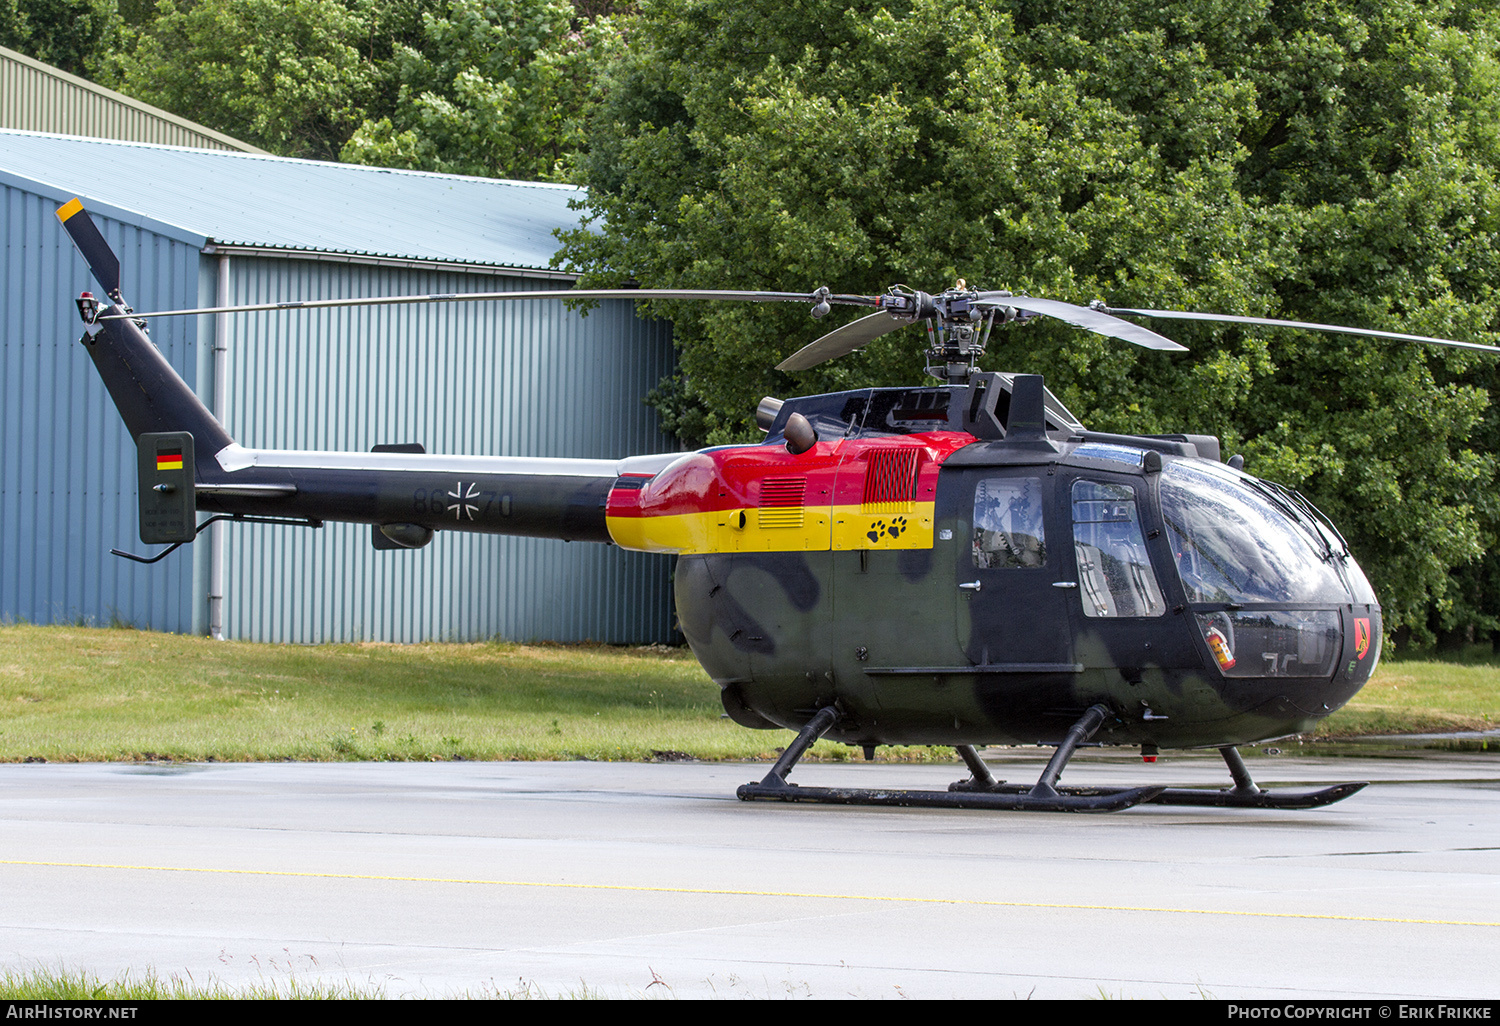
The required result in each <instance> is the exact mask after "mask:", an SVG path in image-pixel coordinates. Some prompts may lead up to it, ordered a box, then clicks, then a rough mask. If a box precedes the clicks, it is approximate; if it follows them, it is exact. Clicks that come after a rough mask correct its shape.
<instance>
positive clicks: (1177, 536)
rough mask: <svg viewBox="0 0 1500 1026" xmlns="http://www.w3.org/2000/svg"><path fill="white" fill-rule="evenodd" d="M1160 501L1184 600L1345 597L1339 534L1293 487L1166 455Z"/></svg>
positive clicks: (1332, 600) (1323, 600) (1334, 600)
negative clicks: (1184, 591) (1322, 520)
mask: <svg viewBox="0 0 1500 1026" xmlns="http://www.w3.org/2000/svg"><path fill="white" fill-rule="evenodd" d="M1161 507H1162V517H1163V518H1164V519H1165V521H1166V525H1167V532H1168V537H1169V538H1170V540H1171V543H1172V553H1173V556H1174V558H1175V559H1176V562H1177V571H1178V573H1179V574H1180V575H1181V577H1182V583H1183V586H1184V587H1185V588H1186V590H1187V595H1188V599H1189V601H1192V602H1225V603H1231V604H1237V605H1243V604H1247V603H1259V602H1278V603H1299V604H1301V603H1307V604H1313V605H1327V604H1339V603H1345V602H1349V601H1350V600H1351V598H1353V596H1352V595H1351V592H1350V588H1349V586H1348V585H1347V584H1345V581H1344V577H1343V575H1342V573H1341V570H1342V569H1343V566H1344V564H1345V561H1346V560H1347V559H1348V552H1347V550H1346V549H1345V548H1344V544H1343V540H1342V539H1340V538H1339V537H1338V535H1337V533H1336V532H1334V531H1333V530H1332V528H1331V527H1326V526H1325V525H1324V524H1323V523H1321V522H1320V521H1319V519H1318V518H1317V517H1316V515H1315V513H1314V511H1313V510H1312V508H1311V507H1310V506H1308V505H1307V503H1306V500H1304V499H1302V498H1301V497H1300V496H1298V495H1297V494H1296V493H1295V492H1290V491H1286V490H1285V489H1281V488H1279V487H1278V486H1274V485H1269V484H1266V483H1265V482H1261V481H1257V480H1255V479H1254V478H1251V477H1248V476H1245V475H1241V474H1239V473H1236V472H1235V471H1233V470H1230V469H1229V468H1227V467H1221V466H1219V465H1218V464H1214V463H1208V462H1204V461H1199V460H1172V461H1170V462H1169V463H1168V464H1167V465H1166V466H1165V467H1164V468H1163V471H1162V477H1161ZM1350 565H1352V563H1351V564H1350ZM1361 580H1362V578H1361ZM1356 601H1369V599H1367V598H1363V597H1361V598H1358V599H1356Z"/></svg>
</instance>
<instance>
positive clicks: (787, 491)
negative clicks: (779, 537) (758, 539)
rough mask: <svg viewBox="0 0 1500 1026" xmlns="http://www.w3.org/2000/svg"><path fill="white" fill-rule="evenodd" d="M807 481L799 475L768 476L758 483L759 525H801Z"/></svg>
mask: <svg viewBox="0 0 1500 1026" xmlns="http://www.w3.org/2000/svg"><path fill="white" fill-rule="evenodd" d="M806 491H807V482H806V481H805V480H804V479H802V478H800V477H768V478H766V479H765V480H764V481H762V482H761V485H760V526H761V527H801V526H802V518H803V508H802V502H803V496H804V493H805V492H806Z"/></svg>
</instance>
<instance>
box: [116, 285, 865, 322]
mask: <svg viewBox="0 0 1500 1026" xmlns="http://www.w3.org/2000/svg"><path fill="white" fill-rule="evenodd" d="M818 298H819V297H817V295H816V293H812V292H753V291H732V290H729V289H544V290H542V291H539V292H443V293H433V294H431V295H425V296H377V297H374V298H371V299H309V300H305V301H302V302H295V303H251V304H248V305H245V306H204V307H197V308H195V309H192V310H153V311H146V312H142V313H131V314H116V315H114V316H115V319H119V318H123V317H131V318H135V319H140V318H144V317H189V316H192V315H194V314H217V313H253V312H255V311H258V310H319V309H328V308H330V307H339V306H395V305H398V304H401V303H478V302H499V301H504V300H510V299H725V300H737V301H739V302H742V303H815V302H817V301H818ZM821 298H824V299H826V300H827V301H828V302H831V303H844V304H852V303H854V302H855V301H861V302H860V305H873V302H874V301H873V300H869V301H864V297H860V296H825V297H821ZM100 319H101V320H109V319H110V318H100Z"/></svg>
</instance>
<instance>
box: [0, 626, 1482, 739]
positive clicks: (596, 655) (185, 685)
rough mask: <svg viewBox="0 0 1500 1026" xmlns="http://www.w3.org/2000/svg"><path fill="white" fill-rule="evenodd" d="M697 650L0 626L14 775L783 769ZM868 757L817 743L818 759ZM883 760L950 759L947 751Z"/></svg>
mask: <svg viewBox="0 0 1500 1026" xmlns="http://www.w3.org/2000/svg"><path fill="white" fill-rule="evenodd" d="M1497 721H1500V666H1496V665H1495V664H1494V660H1489V661H1481V662H1470V663H1469V664H1457V663H1446V662H1439V661H1435V660H1409V661H1400V662H1390V661H1387V662H1385V663H1383V664H1382V667H1381V670H1380V671H1379V673H1378V674H1377V676H1376V679H1375V680H1374V681H1372V682H1371V684H1370V685H1368V686H1367V687H1366V688H1365V689H1364V690H1363V691H1362V692H1361V693H1360V694H1359V695H1358V696H1356V697H1355V699H1354V701H1353V702H1351V703H1350V704H1349V705H1348V706H1347V707H1346V708H1344V709H1343V710H1341V711H1339V712H1338V713H1336V714H1335V715H1334V716H1332V717H1330V718H1329V719H1328V720H1326V721H1324V723H1323V724H1321V725H1320V727H1319V729H1318V732H1317V735H1316V736H1318V737H1332V738H1339V737H1349V736H1353V735H1358V734H1370V733H1410V732H1428V731H1449V730H1483V729H1489V728H1492V727H1494V726H1496V725H1497ZM788 737H789V735H787V734H785V733H782V732H773V731H752V730H745V729H744V728H742V727H739V726H738V725H736V724H734V723H733V722H731V721H730V720H728V719H726V718H725V717H724V716H723V710H722V708H721V707H720V705H719V701H718V691H717V689H716V688H715V687H714V685H713V683H712V682H711V681H709V680H708V678H707V676H706V675H705V674H704V672H703V670H702V669H701V668H700V667H699V666H698V664H697V662H696V661H695V660H694V659H693V657H692V655H691V654H690V653H689V652H687V651H686V650H685V649H683V650H674V649H665V650H663V649H661V648H659V647H648V648H643V649H630V648H611V647H606V646H582V645H580V646H561V645H515V644H505V643H489V644H422V645H388V644H357V645H319V646H307V645H261V644H251V643H245V642H214V641H209V640H208V639H206V638H200V637H192V636H186V635H172V634H155V633H150V632H145V631H135V630H122V629H112V628H90V627H78V626H59V627H36V626H30V625H11V626H3V627H0V761H11V762H15V761H22V760H27V759H33V760H46V761H117V760H156V759H166V760H172V761H179V760H180V761H211V760H221V761H259V760H288V759H290V760H350V761H353V760H402V761H408V760H438V759H593V760H601V761H608V760H632V761H644V760H651V759H675V758H681V757H684V756H690V757H693V758H698V759H768V758H773V757H774V756H775V755H776V753H777V750H778V748H777V746H780V745H784V744H786V742H787V739H788ZM857 755H858V753H857V752H856V751H855V750H853V749H850V748H848V747H847V746H844V745H837V744H833V743H830V742H820V743H819V744H818V746H817V747H816V748H815V749H814V750H813V752H812V755H811V757H812V758H815V759H819V758H820V759H828V760H844V759H850V758H855V757H857ZM880 757H881V758H884V759H901V760H908V761H925V760H929V759H940V760H942V761H945V762H946V761H951V759H952V757H953V756H952V753H951V752H949V751H948V750H946V749H933V750H928V749H922V748H912V749H906V748H897V749H885V748H883V749H881V750H880Z"/></svg>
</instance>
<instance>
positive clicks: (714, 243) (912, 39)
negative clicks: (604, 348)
mask: <svg viewBox="0 0 1500 1026" xmlns="http://www.w3.org/2000/svg"><path fill="white" fill-rule="evenodd" d="M1497 28H1500V21H1497V15H1496V14H1495V13H1493V12H1492V11H1491V10H1490V9H1488V8H1482V7H1480V6H1478V5H1473V4H1456V3H1455V4H1437V5H1417V4H1415V3H1410V2H1396V3H1391V4H1382V5H1369V4H1361V3H1355V2H1351V0H1297V2H1289V3H1279V4H1274V5H1273V4H1270V3H1269V2H1264V0H1262V2H1258V3H1256V2H1252V3H1239V2H1227V0H1207V2H1205V0H1192V2H1161V0H1153V2H1144V0H1122V2H1114V3H1110V4H1102V3H1084V4H1078V3H1061V2H1059V3H1037V2H1032V0H1028V2H1027V3H995V4H988V5H984V6H982V7H979V8H974V9H970V8H962V7H957V8H956V7H953V6H952V5H943V4H938V3H934V2H932V0H910V2H904V3H898V4H885V5H877V4H874V3H856V4H833V3H828V2H806V3H801V4H798V5H796V6H795V7H773V6H767V5H735V4H730V3H726V2H724V0H660V2H657V3H653V4H650V5H647V6H645V7H644V8H643V10H642V13H641V15H640V18H639V19H638V21H637V22H635V23H634V24H633V25H632V27H631V30H630V32H629V42H630V46H629V49H628V52H626V53H624V54H622V55H621V56H620V58H619V59H618V60H617V61H616V62H615V63H614V64H613V65H612V66H611V67H610V69H609V71H608V73H607V77H606V80H605V81H604V82H603V83H602V88H603V96H604V99H603V102H602V105H601V106H600V107H599V109H598V112H597V115H596V118H595V121H594V123H593V125H592V136H591V139H590V150H589V154H588V156H587V158H586V161H585V165H584V169H585V171H586V181H587V184H588V185H589V187H590V190H591V198H590V205H589V211H588V213H589V215H590V216H591V218H592V219H593V220H592V224H591V225H590V226H589V227H588V228H587V229H585V230H580V231H578V232H575V233H572V234H571V235H569V236H567V238H566V254H567V257H568V259H569V260H570V261H571V263H572V264H573V265H574V266H575V267H577V268H578V269H580V270H582V271H584V272H585V282H586V283H587V284H593V285H609V284H615V283H617V282H619V281H621V280H623V279H628V278H629V279H635V280H638V281H639V282H640V283H641V284H642V285H645V286H658V287H722V286H725V285H729V284H732V285H734V286H736V287H744V288H774V289H784V290H810V289H811V288H813V287H814V286H817V285H821V284H827V285H829V286H831V287H832V288H833V289H834V291H836V292H839V291H851V292H853V291H861V292H869V291H882V290H883V289H884V288H885V287H886V286H887V285H889V284H891V283H893V282H908V283H910V284H911V285H913V286H915V287H918V288H924V289H927V290H929V291H931V290H936V289H941V288H943V287H945V286H946V285H948V284H950V283H951V282H952V281H953V279H954V278H956V277H960V276H962V277H964V278H966V279H967V280H968V281H969V282H970V283H971V284H976V285H980V286H982V287H985V288H1010V289H1013V290H1026V291H1028V292H1030V293H1032V294H1036V295H1045V296H1052V297H1056V298H1061V299H1069V300H1073V301H1078V302H1086V301H1088V300H1090V299H1093V298H1095V297H1102V298H1106V299H1107V300H1108V301H1110V302H1111V303H1114V304H1116V305H1122V306H1143V307H1151V306H1156V307H1176V308H1186V309H1200V310H1213V311H1218V312H1222V313H1230V314H1251V315H1263V316H1274V317H1285V318H1291V319H1297V320H1313V321H1331V322H1336V323H1346V324H1353V325H1358V326H1369V327H1380V328H1387V329H1392V330H1397V331H1407V332H1412V333H1417V334H1430V335H1447V336H1451V337H1458V338H1468V339H1474V340H1476V341H1493V339H1494V334H1493V333H1494V329H1495V326H1496V324H1497V313H1500V311H1497V308H1496V296H1495V291H1494V283H1495V282H1496V281H1500V232H1497V228H1500V225H1497V217H1500V202H1497V201H1500V195H1497V190H1496V181H1495V172H1496V168H1497V166H1500V160H1497V157H1500V130H1497V128H1496V125H1497V124H1500V116H1497V115H1500V89H1497V88H1496V86H1497V84H1500V45H1497ZM659 312H661V313H664V314H666V315H668V316H670V317H672V319H673V321H674V323H675V325H676V335H677V338H678V341H679V344H680V346H681V364H680V377H679V378H678V379H677V380H676V381H674V382H671V383H669V384H667V385H665V386H664V387H663V389H662V390H661V391H660V392H659V394H658V402H659V403H661V404H662V406H663V407H664V412H665V413H666V415H667V416H668V418H669V419H670V420H671V421H672V422H673V423H674V424H677V425H679V431H682V430H684V429H687V430H688V431H700V432H701V435H699V436H696V437H690V438H689V440H690V441H700V440H702V441H709V442H724V441H730V440H738V439H741V438H747V437H753V435H752V430H753V429H752V428H751V426H750V425H751V413H752V411H753V409H754V406H755V402H756V400H758V398H759V397H760V396H761V395H764V394H767V393H770V394H782V395H785V394H788V393H797V392H810V391H821V390H825V389H830V388H840V387H851V386H855V385H863V384H876V385H881V384H895V383H902V382H911V381H913V380H916V379H917V377H918V375H919V374H920V358H919V353H918V349H919V348H920V347H919V346H918V345H915V344H911V340H909V339H903V336H902V335H894V336H891V337H890V340H888V341H882V342H880V343H876V344H875V345H872V346H871V347H869V349H868V350H866V351H864V352H862V353H860V354H857V355H855V356H852V357H849V358H845V359H843V360H840V361H838V362H836V363H835V364H834V365H831V366H825V367H822V368H818V369H816V370H814V371H811V372H808V373H807V374H805V375H799V376H797V377H796V378H795V379H788V378H787V377H785V376H783V375H780V374H778V373H777V372H775V371H773V370H770V368H771V367H772V366H773V365H774V364H775V363H776V362H778V361H779V360H780V359H781V358H782V357H783V356H785V355H787V354H788V353H790V352H792V351H793V350H794V349H795V348H797V347H798V346H800V345H802V344H804V343H806V342H807V341H810V340H811V339H812V338H813V337H815V336H816V335H817V334H821V333H822V332H824V331H827V330H829V327H830V325H828V324H827V323H821V324H814V323H812V322H810V321H809V320H808V319H807V318H806V316H805V311H802V310H799V309H763V308H759V307H756V308H751V307H749V306H746V307H728V306H726V307H722V308H713V309H708V308H697V309H693V308H688V307H687V306H685V305H682V304H678V305H673V304H663V305H662V306H661V307H660V310H659ZM1158 327H1160V325H1158ZM1173 329H1174V330H1172V331H1171V332H1170V333H1171V334H1173V335H1174V337H1178V338H1179V339H1180V340H1181V341H1183V342H1184V343H1185V344H1187V345H1188V346H1190V347H1191V349H1192V353H1191V354H1188V355H1186V356H1183V357H1178V356H1166V355H1162V354H1154V353H1146V352H1142V351H1137V350H1133V349H1132V348H1131V347H1129V346H1124V345H1121V344H1118V343H1106V342H1103V341H1101V340H1099V339H1097V338H1094V337H1084V336H1082V335H1081V334H1080V333H1078V332H1075V331H1072V330H1070V329H1063V328H1060V327H1057V326H1043V325H1031V326H1028V327H1027V328H1026V329H1025V330H1024V332H1014V331H1013V332H1010V333H1006V334H1004V335H1002V336H1001V338H1000V341H999V343H998V344H997V343H994V342H992V344H991V350H992V355H991V356H990V358H989V360H988V363H989V364H990V365H992V366H1002V367H1005V368H1006V369H1010V370H1017V371H1037V372H1042V373H1045V374H1046V375H1047V377H1048V380H1049V383H1050V384H1051V386H1052V387H1053V389H1054V390H1055V391H1057V392H1058V393H1059V395H1060V396H1061V398H1062V399H1063V400H1064V402H1066V403H1067V404H1068V405H1069V406H1070V407H1071V408H1072V409H1073V410H1074V411H1075V412H1076V413H1078V414H1080V416H1081V417H1082V418H1083V420H1084V422H1085V423H1087V424H1089V425H1090V426H1091V427H1094V428H1097V429H1101V430H1116V431H1145V432H1156V431H1169V430H1188V431H1212V432H1215V433H1218V434H1220V435H1221V436H1222V437H1223V438H1224V440H1225V443H1226V446H1227V449H1228V451H1229V452H1243V453H1244V454H1245V455H1246V459H1247V466H1248V469H1250V470H1251V471H1252V472H1255V473H1258V474H1260V475H1262V476H1265V477H1268V478H1272V479H1275V480H1280V481H1282V482H1284V483H1286V484H1288V485H1291V486H1294V487H1296V488H1299V489H1301V490H1303V491H1304V492H1305V493H1306V494H1308V495H1309V497H1311V498H1312V499H1313V501H1314V502H1316V503H1318V504H1319V505H1320V506H1321V507H1323V508H1324V510H1325V511H1326V512H1327V513H1329V515H1330V516H1331V517H1332V518H1333V519H1334V520H1335V522H1336V523H1338V524H1339V525H1340V526H1341V528H1342V529H1343V530H1344V531H1345V533H1346V534H1347V535H1348V536H1349V537H1350V540H1351V543H1352V545H1353V547H1354V549H1355V552H1356V555H1357V556H1358V557H1359V559H1360V560H1361V562H1362V564H1363V565H1364V566H1365V567H1366V568H1367V569H1368V570H1369V571H1370V574H1371V577H1372V579H1373V581H1374V583H1375V585H1376V588H1377V591H1378V592H1379V593H1380V595H1381V597H1382V600H1383V603H1384V605H1385V608H1386V611H1387V622H1388V624H1389V625H1390V626H1392V627H1393V628H1394V627H1400V628H1404V629H1406V630H1409V631H1410V632H1412V633H1413V634H1414V635H1416V636H1417V637H1419V638H1425V637H1430V634H1431V631H1432V630H1434V629H1446V630H1456V629H1465V628H1467V629H1470V630H1472V629H1480V630H1488V629H1492V628H1494V626H1495V623H1496V619H1495V618H1496V614H1497V612H1500V603H1497V599H1500V567H1497V566H1494V565H1492V563H1491V561H1490V557H1487V556H1485V557H1483V560H1482V561H1481V556H1482V554H1483V553H1485V551H1486V549H1487V548H1488V546H1489V545H1490V544H1491V543H1492V542H1493V539H1494V538H1495V537H1496V535H1497V534H1500V531H1497V527H1500V519H1497V509H1496V503H1495V499H1494V493H1495V488H1494V485H1495V476H1496V466H1495V461H1494V458H1493V455H1492V453H1493V447H1492V445H1490V444H1486V443H1491V442H1493V441H1495V440H1497V439H1496V436H1497V435H1500V425H1497V421H1496V414H1495V412H1494V409H1493V407H1492V406H1491V405H1490V403H1489V396H1490V395H1492V394H1493V389H1494V387H1495V385H1496V384H1500V382H1496V381H1495V380H1494V370H1493V367H1494V364H1493V361H1491V360H1490V359H1489V358H1488V357H1483V358H1479V357H1474V356H1472V355H1469V354H1465V353H1461V352H1456V351H1450V350H1442V351H1439V350H1430V349H1422V348H1418V347H1413V346H1405V345H1394V344H1383V343H1371V342H1368V341H1364V340H1352V339H1349V338H1344V337H1335V336H1310V335H1306V334H1302V333H1297V332H1292V331H1286V330H1281V331H1264V330H1254V331H1252V330H1244V329H1239V328H1232V327H1224V326H1217V327H1216V326H1197V325H1192V326H1186V327H1181V328H1178V326H1177V325H1174V326H1173ZM903 340H904V341H906V342H907V343H908V344H906V345H902V344H900V341H903ZM1457 568H1464V569H1463V570H1462V571H1461V574H1462V575H1464V576H1461V577H1460V578H1459V579H1458V580H1457V581H1456V582H1455V578H1454V577H1453V576H1452V575H1453V574H1454V572H1455V569H1457Z"/></svg>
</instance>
